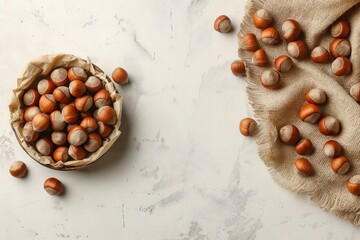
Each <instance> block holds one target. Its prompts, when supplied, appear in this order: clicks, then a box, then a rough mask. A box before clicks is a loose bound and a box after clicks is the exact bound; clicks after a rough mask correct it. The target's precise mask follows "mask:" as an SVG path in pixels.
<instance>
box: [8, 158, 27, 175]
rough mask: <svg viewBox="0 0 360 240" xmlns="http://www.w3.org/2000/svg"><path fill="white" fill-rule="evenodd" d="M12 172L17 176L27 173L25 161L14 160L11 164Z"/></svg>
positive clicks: (10, 170)
mask: <svg viewBox="0 0 360 240" xmlns="http://www.w3.org/2000/svg"><path fill="white" fill-rule="evenodd" d="M9 172H10V174H11V175H12V176H13V177H16V178H23V177H25V175H26V173H27V167H26V165H25V163H24V162H23V161H14V162H12V163H11V165H10V169H9Z"/></svg>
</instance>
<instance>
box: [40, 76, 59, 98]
mask: <svg viewBox="0 0 360 240" xmlns="http://www.w3.org/2000/svg"><path fill="white" fill-rule="evenodd" d="M54 89H55V85H54V84H53V83H52V82H51V81H50V80H48V79H43V80H40V81H39V83H38V85H37V90H38V92H39V94H40V95H44V94H50V93H52V92H53V91H54Z"/></svg>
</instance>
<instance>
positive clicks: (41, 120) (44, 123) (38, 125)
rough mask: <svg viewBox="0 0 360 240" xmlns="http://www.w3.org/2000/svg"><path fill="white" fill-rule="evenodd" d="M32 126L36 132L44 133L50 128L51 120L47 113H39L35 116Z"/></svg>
mask: <svg viewBox="0 0 360 240" xmlns="http://www.w3.org/2000/svg"><path fill="white" fill-rule="evenodd" d="M32 124H33V128H34V130H35V131H36V132H44V131H46V130H47V129H48V128H49V126H50V118H49V116H48V115H46V114H45V113H38V114H36V115H35V116H34V118H33V120H32Z"/></svg>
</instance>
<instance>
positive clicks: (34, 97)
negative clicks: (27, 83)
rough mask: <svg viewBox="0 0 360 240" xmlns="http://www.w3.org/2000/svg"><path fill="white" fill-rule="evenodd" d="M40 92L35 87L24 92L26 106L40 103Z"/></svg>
mask: <svg viewBox="0 0 360 240" xmlns="http://www.w3.org/2000/svg"><path fill="white" fill-rule="evenodd" d="M39 99H40V94H39V93H38V91H37V90H36V89H35V88H31V89H29V90H27V91H26V92H25V93H24V96H23V101H24V104H25V105H26V106H35V105H38V103H39Z"/></svg>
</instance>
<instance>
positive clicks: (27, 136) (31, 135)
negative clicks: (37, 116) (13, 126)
mask: <svg viewBox="0 0 360 240" xmlns="http://www.w3.org/2000/svg"><path fill="white" fill-rule="evenodd" d="M22 136H23V138H24V140H25V142H28V143H32V142H35V141H36V140H37V139H38V138H39V133H38V132H36V131H35V130H34V128H33V123H32V122H27V123H26V124H25V125H24V128H23V130H22Z"/></svg>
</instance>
